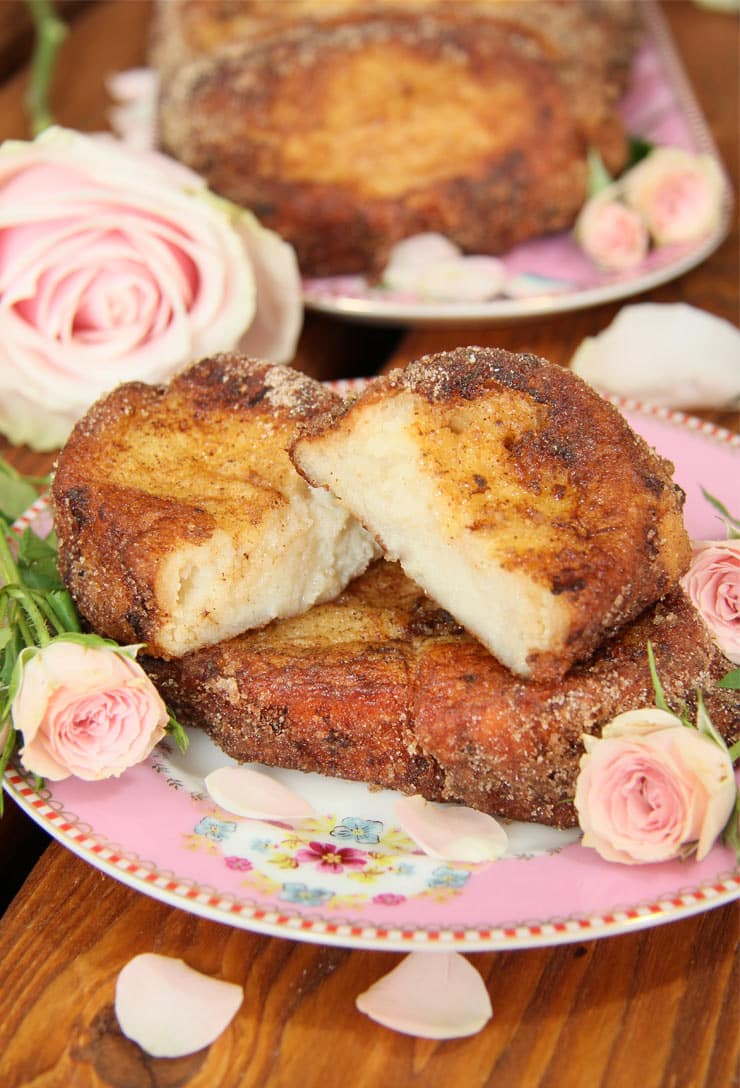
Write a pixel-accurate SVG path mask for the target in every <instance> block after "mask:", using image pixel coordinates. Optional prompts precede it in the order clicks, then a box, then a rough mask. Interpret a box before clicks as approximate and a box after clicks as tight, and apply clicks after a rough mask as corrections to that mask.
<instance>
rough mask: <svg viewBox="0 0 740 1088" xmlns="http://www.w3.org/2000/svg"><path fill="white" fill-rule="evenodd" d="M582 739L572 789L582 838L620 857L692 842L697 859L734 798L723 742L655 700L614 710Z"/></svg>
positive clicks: (652, 855)
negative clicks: (649, 704) (655, 705)
mask: <svg viewBox="0 0 740 1088" xmlns="http://www.w3.org/2000/svg"><path fill="white" fill-rule="evenodd" d="M583 743H584V746H585V748H586V754H585V755H584V756H582V757H581V770H580V774H579V776H578V782H577V785H576V795H575V806H576V810H577V812H578V820H579V823H580V825H581V829H582V831H583V840H582V841H583V845H584V846H591V847H593V848H594V849H595V850H596V851H598V853H599V854H600V855H601V856H602V857H603V858H605V859H606V860H607V861H618V862H622V863H623V864H627V865H630V864H635V863H638V864H644V863H648V862H656V861H667V860H668V859H670V858H675V857H678V856H680V855H682V854H684V853H685V852H688V851H690V850H692V849H693V848H696V857H697V859H698V860H699V861H701V859H702V858H703V857H704V856H705V855H706V854H707V853H708V852H709V850H710V849H711V847H712V845H713V843H714V842H715V840H716V838H717V837H718V835H719V834H720V833H721V831H722V830H723V828H724V826H725V824H726V823H727V821H728V820H729V818H730V814H731V813H732V810H733V808H734V805H735V798H736V795H737V787H736V785H735V778H734V775H733V770H732V761H731V759H730V756H729V753H728V752H727V750H726V749H725V748H722V747H721V746H720V745H719V744H717V743H716V742H715V741H713V740H711V739H710V738H709V737H707V736H705V735H704V734H703V733H700V732H699V731H698V730H697V729H693V728H689V727H687V726H685V725H683V723H682V722H681V721H680V720H679V719H678V718H677V717H676V716H675V715H673V714H669V713H668V712H667V711H664V710H656V709H654V708H649V709H645V710H631V711H628V712H627V713H626V714H620V715H619V716H618V717H616V718H614V720H613V721H611V722H609V724H608V725H606V726H605V727H604V729H603V731H602V735H601V738H598V737H590V736H585V737H584V738H583Z"/></svg>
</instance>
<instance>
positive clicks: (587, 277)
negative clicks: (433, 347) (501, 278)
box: [303, 0, 732, 325]
mask: <svg viewBox="0 0 740 1088" xmlns="http://www.w3.org/2000/svg"><path fill="white" fill-rule="evenodd" d="M639 10H640V12H641V15H642V18H643V22H644V24H645V35H646V37H645V42H644V44H643V45H642V46H641V48H640V49H639V50H638V53H637V55H636V57H635V63H634V67H633V76H632V84H631V87H630V89H629V91H628V93H627V95H626V97H625V99H624V102H623V105H622V113H623V117H624V121H625V126H626V128H627V131H628V132H629V133H630V135H632V136H639V137H642V138H643V139H646V140H648V141H649V142H651V143H655V144H658V145H666V146H672V147H681V148H685V149H686V150H689V151H693V152H703V153H706V154H710V155H713V156H714V157H715V158H716V159H717V160H718V161H719V156H718V154H717V149H716V147H715V145H714V141H713V140H712V137H711V134H710V132H709V129H708V126H707V124H706V121H705V120H704V117H703V115H702V113H701V110H700V109H699V106H698V104H697V102H696V99H695V97H694V94H693V92H692V90H691V87H690V85H689V82H688V80H687V78H686V75H685V73H684V70H683V66H682V64H681V61H680V59H679V57H678V55H677V53H676V50H675V48H674V45H673V41H672V38H671V34H670V30H669V29H668V27H667V25H666V23H665V21H664V18H663V16H662V14H661V12H660V10H659V9H658V7H657V5H656V4H655V3H654V2H653V0H641V3H640V4H639ZM720 165H721V163H720ZM731 211H732V197H731V192H730V187H729V183H728V186H727V196H726V200H725V203H724V207H723V210H722V216H721V220H720V222H719V224H718V226H717V227H716V229H715V230H714V231H713V232H712V233H711V234H710V235H708V236H706V237H705V238H702V239H700V240H699V241H697V242H695V243H691V244H689V245H680V246H679V245H671V246H662V247H659V248H657V249H654V250H653V251H652V252H651V253H650V254H649V255H648V257H647V258H646V260H645V261H644V262H643V263H642V264H641V265H640V266H639V267H638V268H637V269H634V270H633V271H631V272H628V273H623V274H620V275H608V274H603V273H599V271H598V270H597V269H596V268H595V267H594V265H593V264H592V263H591V261H590V260H589V259H588V258H587V257H586V256H585V255H584V254H583V253H582V252H581V250H580V249H579V247H578V245H577V244H576V243H575V242H574V241H573V239H572V238H571V236H570V235H569V234H568V233H564V234H559V235H553V236H550V237H547V238H540V239H536V240H534V241H531V242H527V243H524V244H522V245H520V246H517V247H516V249H514V250H512V251H511V252H510V253H508V254H505V255H503V257H502V258H501V259H502V260H503V263H504V265H505V266H506V268H507V272H508V273H509V274H511V275H521V274H527V275H532V276H537V277H545V278H546V279H550V280H556V281H559V282H560V286H559V288H558V290H557V291H556V292H555V293H553V292H551V291H550V292H548V291H547V290H544V291H543V292H542V293H538V294H534V295H530V296H529V297H527V298H503V297H502V298H495V299H491V300H490V301H486V302H478V303H469V302H448V303H440V302H433V301H425V300H424V299H423V298H419V297H418V296H414V295H413V294H409V293H406V294H400V293H394V292H392V291H389V290H386V289H383V288H381V287H372V286H370V285H369V284H368V282H367V280H366V279H365V278H364V277H362V276H335V277H327V278H323V279H305V280H304V282H303V298H304V302H305V305H306V307H307V308H308V309H311V310H316V311H320V312H322V313H326V314H332V315H334V316H337V317H342V318H347V319H351V320H356V321H361V322H364V323H374V324H381V325H386V324H388V325H392V324H399V325H415V324H424V325H451V324H463V323H464V324H495V323H496V322H503V321H507V322H510V321H512V320H518V319H521V320H524V319H527V320H528V319H531V318H533V317H541V316H545V315H549V314H557V313H565V312H569V311H573V310H582V309H586V308H588V307H590V306H599V305H602V304H604V303H608V302H615V301H617V300H619V299H623V298H628V297H631V296H633V295H637V294H640V293H641V292H643V291H649V290H652V289H653V288H654V287H658V286H659V285H660V284H663V283H667V282H668V281H670V280H673V279H676V278H677V277H678V276H681V275H683V274H684V273H685V272H687V271H688V270H689V269H691V268H694V267H696V265H698V264H701V262H702V261H704V260H706V258H707V257H709V256H710V254H712V253H713V252H714V250H715V249H716V248H717V247H718V246H719V245H720V243H721V242H722V241H723V239H724V238H725V236H726V234H727V232H728V230H729V226H730V221H731Z"/></svg>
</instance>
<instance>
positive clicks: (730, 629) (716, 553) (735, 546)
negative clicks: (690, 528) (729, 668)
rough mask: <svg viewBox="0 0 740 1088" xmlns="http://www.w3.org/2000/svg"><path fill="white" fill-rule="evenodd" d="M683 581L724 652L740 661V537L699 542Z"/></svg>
mask: <svg viewBox="0 0 740 1088" xmlns="http://www.w3.org/2000/svg"><path fill="white" fill-rule="evenodd" d="M681 584H682V586H683V588H684V590H685V591H686V593H687V595H688V597H689V598H690V600H691V601H692V602H693V604H694V606H695V607H696V608H697V609H698V610H699V612H700V614H701V616H702V619H703V620H704V622H705V623H706V625H707V627H708V628H709V630H710V631H711V633H712V636H713V637H714V640H715V642H716V643H717V646H718V647H719V648H720V650H721V651H722V653H723V654H724V655H725V657H727V658H728V659H729V660H730V661H732V663H733V664H734V665H740V540H706V541H700V542H698V543H695V544H694V557H693V560H692V563H691V566H690V567H689V570H688V572H687V573H686V575H685V576H684V578H683V580H682V582H681Z"/></svg>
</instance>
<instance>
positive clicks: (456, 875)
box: [429, 865, 470, 888]
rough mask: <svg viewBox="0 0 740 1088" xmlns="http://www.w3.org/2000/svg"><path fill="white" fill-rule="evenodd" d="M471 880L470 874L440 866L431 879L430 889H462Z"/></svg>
mask: <svg viewBox="0 0 740 1088" xmlns="http://www.w3.org/2000/svg"><path fill="white" fill-rule="evenodd" d="M469 879H470V873H466V872H463V871H462V870H461V869H451V868H450V867H449V866H448V865H440V866H439V867H438V868H437V869H435V870H434V872H433V873H432V875H431V876H430V878H429V887H430V888H462V887H463V885H464V884H466V883H467V881H468V880H469Z"/></svg>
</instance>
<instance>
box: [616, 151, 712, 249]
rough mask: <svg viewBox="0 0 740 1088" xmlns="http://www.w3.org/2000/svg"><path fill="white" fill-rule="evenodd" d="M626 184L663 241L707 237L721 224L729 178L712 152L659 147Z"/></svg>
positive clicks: (627, 195) (632, 201)
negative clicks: (724, 196)
mask: <svg viewBox="0 0 740 1088" xmlns="http://www.w3.org/2000/svg"><path fill="white" fill-rule="evenodd" d="M621 185H622V190H623V193H624V198H625V200H626V201H627V203H628V204H629V205H630V207H632V208H634V209H635V211H636V212H639V214H640V215H641V216H642V218H643V220H644V221H645V224H646V225H647V228H648V230H649V231H650V234H651V235H652V237H653V238H654V239H655V241H656V242H657V244H658V245H665V244H667V243H669V242H690V241H693V240H695V239H697V238H702V237H704V236H705V235H707V234H709V233H711V231H713V230H714V229H715V227H716V226H717V224H718V223H719V220H720V215H721V209H722V199H723V195H724V191H725V181H724V178H723V175H722V172H721V170H720V168H719V166H718V165H717V162H716V160H715V159H714V158H712V157H711V156H710V155H692V154H691V152H689V151H683V150H682V149H681V148H677V147H657V148H655V150H654V151H651V153H650V154H649V155H648V156H647V157H646V158H645V159H643V160H642V162H639V163H638V164H637V166H634V167H633V168H632V169H631V170H629V171H628V172H627V173H626V174H625V175H624V176H623V178H622V179H621Z"/></svg>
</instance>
